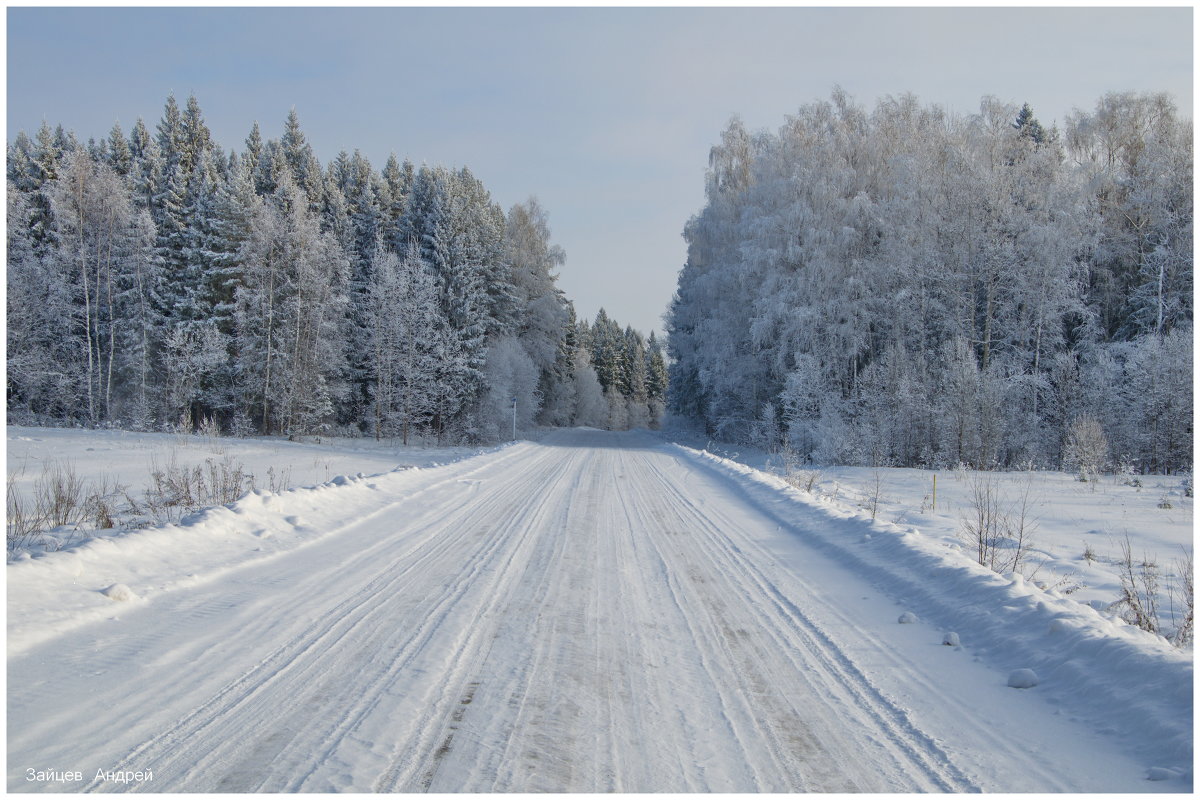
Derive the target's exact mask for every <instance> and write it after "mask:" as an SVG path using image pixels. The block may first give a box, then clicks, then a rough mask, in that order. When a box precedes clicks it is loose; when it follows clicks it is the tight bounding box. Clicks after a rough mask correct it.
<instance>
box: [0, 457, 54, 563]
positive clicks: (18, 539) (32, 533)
mask: <svg viewBox="0 0 1200 800" xmlns="http://www.w3.org/2000/svg"><path fill="white" fill-rule="evenodd" d="M19 474H20V473H16V474H14V473H11V472H10V473H9V474H8V483H7V487H6V488H7V492H6V497H5V500H6V502H5V523H6V527H7V531H6V533H7V544H8V553H9V555H10V556H11V555H12V554H13V553H16V552H17V551H19V550H21V549H22V548H24V547H26V546H28V545H29V544H31V543H32V542H33V540H34V539H35V538H36V537H37V534H38V533H39V532H40V531H42V530H44V529H45V521H44V520H43V519H42V517H41V514H39V513H38V511H37V507H36V505H31V504H30V503H29V502H28V501H27V500H26V499H25V498H24V497H22V496H21V493H20V491H18V490H17V487H16V479H17V476H18V475H19Z"/></svg>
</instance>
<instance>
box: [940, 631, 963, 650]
mask: <svg viewBox="0 0 1200 800" xmlns="http://www.w3.org/2000/svg"><path fill="white" fill-rule="evenodd" d="M942 644H944V645H946V646H947V647H958V646H959V642H958V634H957V633H955V632H954V631H950V632H949V633H947V634H946V635H945V636H943V637H942Z"/></svg>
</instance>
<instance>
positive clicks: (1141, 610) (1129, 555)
mask: <svg viewBox="0 0 1200 800" xmlns="http://www.w3.org/2000/svg"><path fill="white" fill-rule="evenodd" d="M1118 566H1119V567H1120V570H1121V571H1120V575H1119V576H1120V579H1121V596H1120V598H1118V600H1117V602H1116V603H1114V604H1113V607H1114V608H1115V609H1117V610H1119V611H1120V612H1121V618H1122V619H1124V620H1125V621H1126V622H1128V623H1129V624H1130V625H1134V626H1136V627H1138V628H1141V629H1142V630H1144V631H1148V632H1150V633H1158V632H1159V630H1158V627H1159V626H1158V602H1159V596H1158V592H1159V580H1158V579H1159V575H1158V564H1157V563H1156V562H1155V561H1154V560H1153V559H1151V558H1148V557H1147V556H1146V555H1145V554H1143V555H1142V560H1141V561H1140V562H1135V561H1134V559H1133V546H1132V545H1131V544H1130V543H1129V534H1126V535H1125V541H1123V542H1121V560H1120V561H1119V562H1118Z"/></svg>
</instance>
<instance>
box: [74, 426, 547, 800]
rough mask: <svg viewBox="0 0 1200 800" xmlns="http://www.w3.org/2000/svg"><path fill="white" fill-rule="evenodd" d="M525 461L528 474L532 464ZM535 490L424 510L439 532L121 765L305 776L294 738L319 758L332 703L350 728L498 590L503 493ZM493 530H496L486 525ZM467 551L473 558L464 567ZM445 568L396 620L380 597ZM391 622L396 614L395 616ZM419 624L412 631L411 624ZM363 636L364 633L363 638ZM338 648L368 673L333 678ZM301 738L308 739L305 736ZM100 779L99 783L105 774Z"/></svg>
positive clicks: (186, 774)
mask: <svg viewBox="0 0 1200 800" xmlns="http://www.w3.org/2000/svg"><path fill="white" fill-rule="evenodd" d="M530 456H532V457H530ZM505 460H506V461H509V460H512V459H505ZM520 461H521V462H533V463H532V464H529V465H528V466H538V467H539V469H537V470H535V471H534V472H533V473H532V474H533V477H535V479H542V478H544V479H546V480H549V479H551V478H552V475H553V473H554V472H556V471H557V470H558V466H557V465H556V464H554V463H553V462H552V461H551V462H550V463H546V462H547V458H546V453H544V452H541V451H538V450H536V449H530V450H529V452H528V453H526V457H525V458H523V459H520ZM526 468H528V467H526ZM473 472H478V470H474V471H473ZM514 472H515V473H517V474H521V472H522V470H520V469H517V470H514ZM524 498H525V492H524V485H523V483H522V481H520V480H513V481H511V482H510V483H508V484H507V485H504V486H501V487H499V491H498V492H497V493H496V494H495V495H494V496H493V498H492V500H491V502H489V503H484V504H479V503H475V504H472V505H467V506H465V507H463V508H460V509H458V510H456V511H455V512H452V513H451V514H450V515H448V516H444V509H442V508H435V509H433V510H431V511H430V512H428V513H426V514H425V515H424V517H425V519H424V521H425V524H426V526H427V529H428V530H427V531H425V533H427V534H428V535H426V536H423V537H421V540H420V542H419V544H418V545H417V547H416V548H415V549H413V550H412V551H411V552H407V553H404V554H403V555H401V556H400V558H399V559H397V560H396V561H395V562H394V563H390V564H389V563H387V562H386V560H385V561H384V562H383V563H384V567H383V568H381V567H380V566H379V565H378V564H377V565H376V566H375V570H374V571H375V577H374V578H372V579H371V580H369V581H367V582H366V583H365V584H363V585H362V586H361V587H360V588H358V589H357V591H355V592H354V593H353V594H351V595H350V596H349V597H348V598H347V599H345V600H343V601H341V602H339V603H337V604H335V605H333V606H332V607H327V608H319V609H318V610H317V613H315V616H316V617H317V618H318V619H319V623H318V624H317V625H315V626H313V627H311V628H309V629H307V630H305V631H304V632H303V633H302V634H301V635H300V636H299V637H297V638H294V639H288V640H287V641H285V642H284V643H283V644H281V645H279V646H278V647H276V648H275V649H274V650H273V651H272V652H270V653H269V654H268V655H267V656H266V657H265V658H263V659H261V660H260V661H259V662H258V663H257V664H255V665H254V666H253V667H252V668H250V669H249V670H248V671H246V672H245V673H244V674H243V675H241V676H240V677H238V678H237V679H236V680H234V681H233V682H231V683H229V684H228V685H226V686H225V687H224V688H223V689H221V690H220V691H219V692H217V694H216V695H214V696H213V697H212V698H211V699H210V700H208V701H207V702H205V703H204V704H202V705H201V706H199V707H197V708H195V709H193V710H192V711H191V712H190V713H188V714H186V715H185V716H184V717H183V718H182V719H181V720H180V721H179V722H178V723H177V724H176V725H175V726H173V727H172V728H171V729H170V730H168V731H166V732H164V733H162V734H159V735H157V736H155V737H154V738H152V739H150V740H148V741H146V742H144V743H143V744H142V745H141V746H139V747H138V748H136V749H134V750H133V751H132V752H131V753H130V754H129V755H128V756H127V757H126V758H125V759H123V760H122V761H121V762H120V763H119V765H118V766H117V767H116V768H117V769H123V768H129V769H136V768H137V767H136V766H135V765H136V764H146V763H153V764H156V765H158V767H157V772H156V774H157V775H158V776H159V778H158V783H156V787H155V788H161V787H162V786H163V785H164V784H165V785H168V786H176V785H178V786H180V787H187V788H199V787H201V786H203V787H204V788H205V789H207V790H213V789H216V790H221V791H247V790H255V789H263V788H275V787H274V784H273V783H272V779H273V778H275V779H276V780H279V781H281V782H282V785H281V787H280V788H283V789H284V790H287V789H291V788H295V787H296V785H297V784H300V783H303V780H304V778H305V777H307V775H306V773H305V772H304V771H303V769H301V770H300V771H296V769H295V767H296V765H295V764H292V763H286V764H283V765H281V767H282V768H281V769H279V770H272V768H271V767H272V764H273V762H275V761H277V760H278V759H279V758H280V756H281V754H283V752H284V750H285V749H287V748H288V747H289V746H290V747H291V748H292V749H293V750H295V751H297V752H299V753H301V755H302V757H305V758H311V755H312V750H311V749H306V748H305V747H304V746H303V744H304V740H303V737H302V733H303V732H304V731H305V730H313V729H315V728H314V727H313V726H311V722H312V721H313V720H314V719H320V717H321V715H320V714H319V713H318V711H328V712H332V719H333V720H335V725H334V728H335V730H334V731H329V733H333V734H334V739H335V741H336V740H338V731H337V730H336V729H337V728H339V727H346V726H345V725H343V724H342V723H344V722H346V721H347V720H351V721H352V719H351V718H353V717H356V716H361V713H362V712H363V711H364V708H363V707H364V706H372V705H373V704H374V701H376V700H377V699H378V696H379V694H380V693H381V692H383V691H385V690H386V689H387V688H388V687H389V686H390V685H391V683H393V682H394V680H395V677H396V675H397V674H399V673H400V672H402V671H403V670H404V669H406V668H408V667H410V666H411V664H410V661H411V660H412V657H413V656H416V655H420V654H422V653H423V648H425V647H426V646H427V645H428V644H429V643H430V641H431V640H432V639H434V638H435V637H436V636H437V635H440V634H442V633H444V630H443V629H444V625H445V622H446V620H447V618H448V617H449V616H450V615H451V613H452V612H454V611H456V610H458V612H459V613H460V615H463V616H466V618H467V619H471V618H473V617H474V614H473V613H471V611H470V610H466V611H464V610H462V609H457V608H456V607H457V606H458V604H460V603H461V602H462V601H463V598H464V596H466V595H468V594H474V595H480V594H483V595H484V596H485V597H486V583H487V582H486V581H485V582H480V580H479V578H480V574H481V572H482V571H483V570H484V568H485V567H486V566H487V565H488V564H490V563H491V562H492V561H493V560H494V559H496V558H497V554H498V553H499V552H500V551H502V550H505V549H507V550H511V549H512V541H511V540H510V539H508V538H507V537H506V536H505V535H504V534H505V533H507V532H508V528H505V527H497V526H496V525H495V524H494V523H493V521H492V520H493V516H492V515H493V514H494V512H495V506H496V505H497V504H502V503H509V504H511V505H513V506H516V505H519V504H520V503H522V502H523V501H524ZM376 517H378V515H376ZM488 531H491V533H492V535H490V536H488V535H486V534H487V532H488ZM475 540H477V541H475ZM394 548H395V544H391V545H389V544H388V543H386V542H383V543H380V544H378V545H373V546H372V547H370V548H369V552H368V553H367V554H365V555H359V556H358V557H357V558H355V559H353V561H354V562H355V563H356V564H357V565H358V566H359V567H362V566H364V565H365V564H367V563H369V562H371V561H377V562H378V561H379V560H380V559H381V557H383V556H385V554H386V553H387V551H388V550H390V549H394ZM466 556H469V558H466V559H465V561H463V563H462V564H461V566H457V563H458V562H459V561H460V560H462V559H463V558H464V557H466ZM456 566H457V568H456ZM335 575H342V576H345V575H354V570H353V569H348V570H338V571H336V573H335ZM437 575H447V576H452V577H448V578H447V579H445V580H442V581H441V585H440V586H436V587H431V588H433V589H434V591H432V592H430V593H429V594H428V595H426V596H424V597H420V598H419V600H418V602H416V603H415V604H414V605H413V606H412V607H411V608H410V609H408V611H407V613H406V614H405V619H406V620H409V621H411V623H412V624H411V625H403V624H400V625H394V623H395V621H394V620H389V619H388V617H389V616H390V615H391V614H392V612H393V611H394V609H392V608H390V607H389V606H387V605H386V604H383V603H381V602H380V598H381V597H389V596H395V595H398V594H401V593H405V590H408V591H407V594H408V595H413V594H414V592H412V591H411V590H412V588H413V587H412V586H410V585H409V584H410V582H411V581H413V580H414V579H415V580H421V578H422V577H423V576H437ZM497 576H499V573H498V574H497ZM492 582H493V583H494V582H495V581H494V580H493V581H492ZM481 588H482V591H481ZM325 590H326V591H332V590H333V587H325ZM310 613H312V612H310ZM389 622H391V623H393V624H392V625H389V624H388V623H389ZM393 625H394V627H393ZM407 631H411V632H410V633H407V634H405V632H407ZM389 632H391V633H390V635H389ZM354 637H358V641H356V640H355V638H354ZM351 645H356V646H355V648H354V651H353V653H350V654H347V653H344V652H340V651H342V650H344V649H345V648H347V647H349V646H351ZM390 652H395V653H398V654H399V657H398V658H396V660H394V661H392V662H391V663H390V664H389V665H385V666H383V667H382V668H381V666H380V665H379V664H378V660H379V659H378V658H374V659H372V654H375V653H390ZM329 654H336V660H337V664H346V663H349V664H353V665H355V667H357V669H358V670H359V671H360V674H359V675H356V676H355V678H356V679H355V680H353V681H349V682H345V683H344V684H343V685H342V686H341V687H337V686H335V685H334V684H335V683H336V682H337V680H339V679H344V676H339V678H338V679H326V680H322V674H323V673H325V672H328V671H329V669H330V667H331V666H337V664H334V665H331V664H329V663H327V662H328V661H329V660H330V656H329ZM372 660H374V661H375V664H374V672H370V671H368V672H367V673H366V675H364V674H362V668H363V666H364V665H366V666H370V665H371V664H372ZM355 698H358V699H357V701H356V700H355ZM338 702H345V703H346V706H343V707H339V706H338V704H337V703H338ZM294 706H299V707H300V708H299V709H298V710H297V711H295V712H294V713H291V714H284V715H279V714H278V713H277V712H276V711H275V709H277V708H280V707H284V708H287V707H294ZM314 706H315V708H314ZM247 723H250V724H249V725H248V724H247ZM320 727H321V726H316V728H320ZM341 735H344V731H342V732H341ZM254 737H258V738H257V741H251V742H247V739H252V738H254ZM298 738H299V739H301V742H296V740H297V739H298ZM309 738H310V739H312V738H317V739H319V738H320V737H309ZM176 765H178V766H177V768H176ZM176 769H177V771H176ZM173 773H174V775H175V776H176V777H174V778H172V774H173ZM213 774H221V776H222V777H221V779H220V780H218V781H216V782H215V785H214V783H213V781H212V779H211V775H213ZM88 788H93V789H94V788H98V787H97V786H96V785H94V784H93V785H91V786H89V787H88Z"/></svg>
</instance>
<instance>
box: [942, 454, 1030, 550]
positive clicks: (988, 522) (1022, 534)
mask: <svg viewBox="0 0 1200 800" xmlns="http://www.w3.org/2000/svg"><path fill="white" fill-rule="evenodd" d="M968 498H969V501H968V502H969V506H968V509H967V512H966V513H965V514H964V515H962V516H961V517H960V519H959V535H960V537H961V538H962V539H964V540H965V541H966V543H967V545H968V546H969V547H971V548H972V549H973V550H974V553H975V560H976V561H977V562H978V563H979V564H981V565H982V566H985V567H987V568H988V569H991V570H993V571H995V572H1000V573H1004V572H1019V571H1020V569H1021V567H1022V565H1023V564H1024V562H1025V559H1026V557H1027V556H1028V554H1029V551H1030V550H1031V549H1032V547H1033V535H1034V533H1035V532H1036V530H1037V520H1035V519H1034V518H1033V516H1032V514H1033V497H1032V481H1029V482H1027V483H1026V484H1025V488H1024V490H1023V491H1022V493H1021V494H1020V495H1019V496H1018V498H1017V499H1016V500H1015V501H1012V502H1009V501H1007V500H1006V499H1004V498H1002V497H1001V496H1000V492H999V490H998V489H997V488H996V486H995V484H994V481H993V478H992V475H991V473H987V472H977V473H975V474H974V475H973V476H972V477H971V478H970V483H969V494H968Z"/></svg>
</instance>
